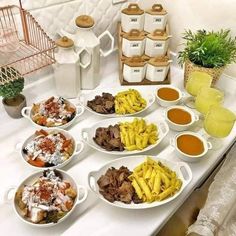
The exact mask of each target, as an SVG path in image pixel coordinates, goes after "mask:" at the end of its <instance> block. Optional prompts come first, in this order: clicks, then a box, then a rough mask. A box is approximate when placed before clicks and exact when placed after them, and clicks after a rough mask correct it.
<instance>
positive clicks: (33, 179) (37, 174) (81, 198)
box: [4, 170, 88, 228]
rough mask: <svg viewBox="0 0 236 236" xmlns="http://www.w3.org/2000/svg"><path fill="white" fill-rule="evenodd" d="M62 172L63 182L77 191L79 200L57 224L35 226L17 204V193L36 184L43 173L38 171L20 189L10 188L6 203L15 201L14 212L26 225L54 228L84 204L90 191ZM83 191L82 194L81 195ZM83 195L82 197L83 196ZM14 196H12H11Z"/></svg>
mask: <svg viewBox="0 0 236 236" xmlns="http://www.w3.org/2000/svg"><path fill="white" fill-rule="evenodd" d="M58 171H59V172H60V174H61V175H62V177H63V180H67V181H68V182H69V183H70V184H71V185H72V187H73V188H74V189H75V190H76V192H77V198H76V199H75V202H74V205H73V207H72V209H71V210H70V211H69V212H68V213H67V214H66V215H65V216H64V217H62V218H61V219H60V220H59V221H58V222H57V223H48V224H35V223H32V222H30V221H28V220H27V219H25V218H24V217H23V216H22V215H21V214H20V209H19V207H18V205H17V203H16V199H15V194H16V192H17V191H19V190H20V189H21V188H22V187H23V186H24V185H30V184H33V183H35V182H36V180H37V179H38V178H39V177H40V176H42V174H43V171H42V170H41V171H38V172H36V173H33V174H31V175H30V176H28V177H27V178H26V179H25V180H24V181H23V182H21V184H20V185H19V186H18V187H9V189H8V190H7V191H6V192H5V193H4V202H6V203H11V202H12V201H13V206H14V210H15V213H16V215H17V216H18V217H19V218H20V219H21V220H22V221H23V222H25V223H27V224H29V225H32V226H36V227H39V228H44V227H50V226H54V225H57V224H59V223H60V222H62V221H64V220H65V219H66V218H67V217H68V216H69V215H70V214H71V213H72V211H74V210H75V206H77V205H79V204H80V203H82V202H83V201H85V200H86V198H87V196H88V191H87V189H86V187H84V186H81V185H78V184H77V183H76V182H75V180H74V179H73V178H72V177H71V176H70V175H69V174H67V173H66V172H65V171H62V170H58ZM81 190H82V194H81V193H80V192H81ZM12 191H14V196H13V199H12V197H10V195H11V194H10V193H11V192H12ZM81 195H82V196H81ZM11 196H12V195H11Z"/></svg>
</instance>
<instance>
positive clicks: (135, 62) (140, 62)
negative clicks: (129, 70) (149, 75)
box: [124, 56, 145, 67]
mask: <svg viewBox="0 0 236 236" xmlns="http://www.w3.org/2000/svg"><path fill="white" fill-rule="evenodd" d="M124 63H125V64H126V65H128V66H130V67H143V66H144V65H145V60H144V59H143V58H142V57H140V56H134V57H130V58H128V59H126V60H125V61H124Z"/></svg>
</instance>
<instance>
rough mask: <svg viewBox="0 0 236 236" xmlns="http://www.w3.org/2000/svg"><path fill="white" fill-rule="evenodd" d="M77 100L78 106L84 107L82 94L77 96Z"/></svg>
mask: <svg viewBox="0 0 236 236" xmlns="http://www.w3.org/2000/svg"><path fill="white" fill-rule="evenodd" d="M78 100H79V104H80V105H82V106H83V105H85V104H84V100H85V97H84V94H82V93H81V94H80V95H79V96H78Z"/></svg>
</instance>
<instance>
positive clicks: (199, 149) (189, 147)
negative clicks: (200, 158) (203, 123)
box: [177, 134, 204, 156]
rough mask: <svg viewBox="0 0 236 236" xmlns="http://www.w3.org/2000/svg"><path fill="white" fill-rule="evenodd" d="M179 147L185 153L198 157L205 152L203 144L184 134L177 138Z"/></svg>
mask: <svg viewBox="0 0 236 236" xmlns="http://www.w3.org/2000/svg"><path fill="white" fill-rule="evenodd" d="M177 147H178V149H179V150H180V151H182V152H183V153H186V154H188V155H191V156H197V155H200V154H202V153H203V152H204V145H203V142H202V141H201V140H200V139H199V138H198V137H196V136H194V135H191V134H183V135H181V136H179V137H178V138H177Z"/></svg>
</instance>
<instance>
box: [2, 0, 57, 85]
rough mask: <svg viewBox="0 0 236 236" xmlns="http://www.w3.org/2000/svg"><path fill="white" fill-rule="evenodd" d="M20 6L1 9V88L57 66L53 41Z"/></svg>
mask: <svg viewBox="0 0 236 236" xmlns="http://www.w3.org/2000/svg"><path fill="white" fill-rule="evenodd" d="M19 2H20V7H18V6H15V5H11V6H5V7H0V69H1V71H0V72H1V73H0V84H4V83H6V82H8V81H11V80H14V79H17V78H19V76H24V75H26V74H29V73H31V72H33V71H36V70H38V69H40V68H43V67H45V66H48V65H51V64H53V63H54V62H55V57H54V49H55V43H54V41H53V40H52V39H50V37H49V36H48V35H47V34H46V33H45V32H44V30H43V29H42V28H41V26H40V25H39V23H38V22H37V21H36V20H35V18H34V17H33V16H32V15H31V14H30V13H29V12H28V11H26V10H25V9H23V8H22V4H21V1H19ZM5 71H7V72H8V73H7V74H6V73H5ZM16 71H17V72H19V73H16Z"/></svg>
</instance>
